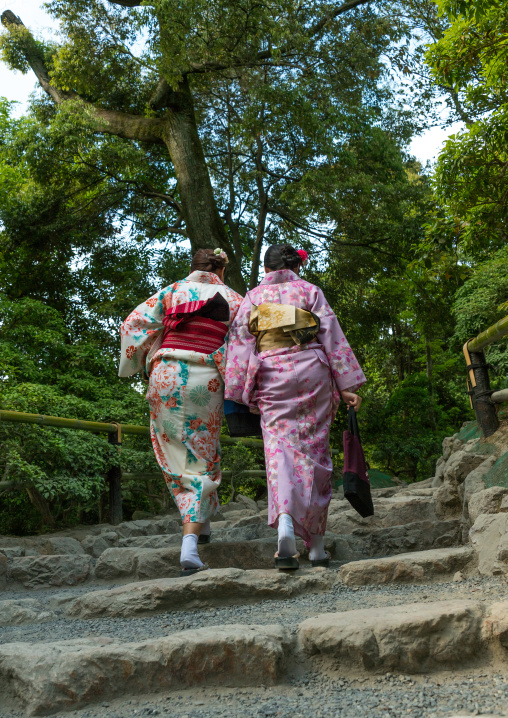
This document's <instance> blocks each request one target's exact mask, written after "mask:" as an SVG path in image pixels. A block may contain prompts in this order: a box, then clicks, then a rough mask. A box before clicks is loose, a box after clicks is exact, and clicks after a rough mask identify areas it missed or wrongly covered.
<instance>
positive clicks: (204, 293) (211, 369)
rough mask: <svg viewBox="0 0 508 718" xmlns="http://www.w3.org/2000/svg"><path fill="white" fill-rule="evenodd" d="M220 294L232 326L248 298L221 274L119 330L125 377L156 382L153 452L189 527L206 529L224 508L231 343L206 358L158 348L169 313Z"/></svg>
mask: <svg viewBox="0 0 508 718" xmlns="http://www.w3.org/2000/svg"><path fill="white" fill-rule="evenodd" d="M217 291H218V292H220V294H221V295H222V296H223V297H224V298H225V299H226V300H227V302H228V304H229V309H230V321H232V320H233V319H234V317H235V316H236V313H237V312H238V308H239V307H240V304H241V301H242V297H241V296H240V295H239V294H237V293H236V292H234V291H233V290H232V289H230V288H229V287H227V286H226V285H225V284H224V283H223V282H222V281H221V280H220V279H219V277H218V276H217V275H216V274H213V273H211V272H192V273H191V274H190V275H189V276H188V277H186V278H185V279H184V280H182V281H180V282H175V283H174V284H172V285H171V286H169V287H166V288H165V289H163V290H162V291H161V292H159V293H157V294H155V295H154V296H153V297H150V299H148V300H147V301H146V302H143V304H140V305H139V306H138V307H136V309H135V310H134V311H133V312H132V313H131V314H130V315H129V316H128V317H127V319H126V320H125V321H124V323H123V324H122V326H121V329H120V335H121V340H122V341H121V359H120V368H119V374H120V376H131V375H132V374H135V373H136V372H138V371H143V370H144V371H146V373H147V374H149V376H150V380H149V385H148V392H147V395H146V398H147V400H148V403H149V405H150V435H151V439H152V445H153V448H154V452H155V457H156V459H157V462H158V463H159V466H160V467H161V469H162V471H163V475H164V478H165V480H166V484H167V486H168V488H169V489H170V491H171V493H172V495H173V498H174V500H175V503H176V505H177V506H178V509H179V511H180V515H181V516H182V519H183V521H184V523H186V522H198V523H203V522H205V521H206V520H207V519H208V518H210V516H211V515H213V513H215V511H216V509H217V506H218V498H217V488H218V487H219V485H220V481H221V471H220V443H219V435H220V428H221V425H222V413H223V405H224V383H223V376H224V372H225V351H226V343H225V344H224V345H223V346H222V347H221V348H220V349H218V350H217V351H216V352H213V354H208V355H207V354H203V353H201V352H197V351H188V350H184V349H168V348H164V349H160V348H159V345H160V343H161V339H162V334H163V329H164V325H163V318H164V316H165V315H166V313H167V311H168V309H170V308H171V307H174V306H177V305H179V304H183V303H185V302H189V301H200V300H207V299H211V298H212V297H213V296H214V295H215V294H216V293H217ZM226 324H227V323H226ZM226 340H227V337H226Z"/></svg>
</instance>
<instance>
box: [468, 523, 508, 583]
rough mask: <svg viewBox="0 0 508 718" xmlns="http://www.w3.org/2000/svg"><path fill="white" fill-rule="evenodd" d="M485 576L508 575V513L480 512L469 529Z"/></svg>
mask: <svg viewBox="0 0 508 718" xmlns="http://www.w3.org/2000/svg"><path fill="white" fill-rule="evenodd" d="M469 537H470V540H471V544H472V546H473V548H474V550H475V552H476V554H477V556H478V571H479V572H480V574H482V575H483V576H500V575H501V576H504V575H508V514H507V513H502V514H480V516H478V518H477V519H476V521H475V522H474V524H473V526H472V527H471V530H470V531H469Z"/></svg>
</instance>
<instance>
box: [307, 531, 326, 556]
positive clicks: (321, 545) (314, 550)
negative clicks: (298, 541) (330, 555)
mask: <svg viewBox="0 0 508 718" xmlns="http://www.w3.org/2000/svg"><path fill="white" fill-rule="evenodd" d="M322 558H326V551H325V537H324V536H316V535H314V536H311V537H310V551H309V559H310V560H311V561H319V560H320V559H322Z"/></svg>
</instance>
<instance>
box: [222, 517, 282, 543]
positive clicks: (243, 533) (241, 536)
mask: <svg viewBox="0 0 508 718" xmlns="http://www.w3.org/2000/svg"><path fill="white" fill-rule="evenodd" d="M252 518H257V517H254V516H253V517H252ZM239 523H241V522H240V521H236V522H235V524H234V526H233V527H231V528H228V529H222V530H221V531H213V536H212V540H213V541H239V542H242V541H254V540H256V539H272V540H274V539H276V537H277V532H276V531H275V529H273V528H272V527H271V526H268V525H267V524H266V523H265V522H264V521H263V522H259V521H256V523H251V524H246V525H244V526H238V524H239ZM275 550H276V549H275Z"/></svg>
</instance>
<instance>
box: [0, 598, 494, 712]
mask: <svg viewBox="0 0 508 718" xmlns="http://www.w3.org/2000/svg"><path fill="white" fill-rule="evenodd" d="M507 637H508V601H503V602H499V603H496V604H492V605H490V606H488V605H485V604H483V603H482V602H480V601H478V602H475V601H469V600H453V601H439V602H434V603H419V604H418V603H416V604H403V605H398V606H390V607H382V608H381V607H380V608H374V609H360V610H353V611H346V612H343V613H326V614H321V615H318V616H315V617H313V618H310V619H307V620H306V621H303V622H302V623H300V624H299V625H298V627H297V632H296V635H292V634H291V633H290V631H289V630H286V629H285V628H283V627H282V626H274V625H271V626H265V625H249V624H242V625H228V624H226V625H220V626H210V627H207V628H200V629H193V630H188V631H178V632H177V633H174V634H171V635H169V636H166V637H163V638H157V639H150V640H145V641H141V642H137V643H132V642H125V643H122V642H119V641H116V640H114V639H111V638H106V637H95V638H81V639H73V640H67V641H58V642H49V643H23V642H18V643H10V644H4V645H3V646H0V696H1V698H0V702H5V703H9V702H10V701H11V699H13V698H14V699H16V701H17V705H19V706H20V707H21V708H22V710H23V715H51V714H53V713H57V712H59V711H63V710H77V709H80V708H83V707H84V706H89V705H91V704H94V703H101V702H104V701H107V700H112V699H115V698H117V697H121V698H122V699H124V700H125V699H127V698H128V697H129V696H136V695H143V694H144V695H150V694H154V693H157V692H166V693H168V692H171V691H181V690H182V689H183V688H186V687H199V686H204V685H211V686H214V687H217V686H258V685H259V684H264V685H269V684H274V683H277V682H280V681H286V682H287V679H288V678H289V677H290V676H291V675H295V673H296V674H298V675H301V674H302V671H311V672H313V673H314V674H315V673H316V672H322V674H323V675H324V676H326V675H327V674H328V672H329V671H330V670H332V671H338V673H339V675H340V676H342V677H345V678H347V677H351V678H357V677H358V676H359V675H360V676H361V675H369V674H373V673H374V674H376V673H377V674H380V673H382V674H384V673H386V672H387V671H389V672H393V671H396V672H403V673H409V674H414V673H429V672H431V671H442V670H446V671H447V670H450V669H452V668H455V667H457V668H460V669H463V668H466V667H475V668H477V667H480V666H481V667H486V668H487V667H488V668H489V669H491V668H492V667H493V666H494V665H495V664H496V662H499V666H500V669H501V670H504V669H503V666H505V665H506V659H507V657H508V641H507ZM316 657H318V658H319V660H316Z"/></svg>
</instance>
